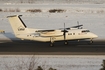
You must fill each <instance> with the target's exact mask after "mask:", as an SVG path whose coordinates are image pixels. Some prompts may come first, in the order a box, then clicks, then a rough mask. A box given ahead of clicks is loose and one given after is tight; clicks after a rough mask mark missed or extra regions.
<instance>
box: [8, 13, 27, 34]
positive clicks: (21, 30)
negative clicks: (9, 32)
mask: <svg viewBox="0 0 105 70" xmlns="http://www.w3.org/2000/svg"><path fill="white" fill-rule="evenodd" d="M20 16H22V15H13V16H8V17H7V18H8V19H9V22H10V24H11V26H12V29H13V31H14V33H15V35H16V36H17V35H20V34H26V33H28V29H27V26H26V25H25V24H24V22H23V21H22V19H21V18H20Z"/></svg>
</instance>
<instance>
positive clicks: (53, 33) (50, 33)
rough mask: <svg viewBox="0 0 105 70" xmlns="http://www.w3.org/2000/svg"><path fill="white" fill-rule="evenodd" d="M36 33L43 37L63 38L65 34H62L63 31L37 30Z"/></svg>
mask: <svg viewBox="0 0 105 70" xmlns="http://www.w3.org/2000/svg"><path fill="white" fill-rule="evenodd" d="M36 33H39V34H40V36H41V37H58V36H63V32H61V30H37V31H36Z"/></svg>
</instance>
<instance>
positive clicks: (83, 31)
mask: <svg viewBox="0 0 105 70" xmlns="http://www.w3.org/2000/svg"><path fill="white" fill-rule="evenodd" d="M81 32H82V33H85V32H90V31H89V30H82V31H81Z"/></svg>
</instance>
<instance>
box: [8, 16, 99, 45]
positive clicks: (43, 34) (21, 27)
mask: <svg viewBox="0 0 105 70" xmlns="http://www.w3.org/2000/svg"><path fill="white" fill-rule="evenodd" d="M21 16H22V15H12V16H7V18H8V19H9V22H10V24H11V27H12V29H13V32H14V34H15V36H16V37H17V38H19V39H21V40H33V41H40V42H50V46H54V42H55V41H64V44H65V45H67V44H68V41H69V40H78V41H79V40H82V39H83V40H84V39H90V42H91V43H93V39H94V38H97V37H98V36H97V35H96V34H94V33H92V32H90V31H89V30H88V29H82V28H80V27H81V26H83V25H77V26H73V27H68V28H65V23H64V28H59V29H50V30H48V29H32V28H28V27H27V26H26V25H25V23H24V22H23V21H22V19H21V18H20V17H21Z"/></svg>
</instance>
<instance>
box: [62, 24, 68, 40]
mask: <svg viewBox="0 0 105 70" xmlns="http://www.w3.org/2000/svg"><path fill="white" fill-rule="evenodd" d="M62 32H63V36H64V41H65V40H66V33H67V32H68V31H67V29H66V28H65V23H64V30H62Z"/></svg>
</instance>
